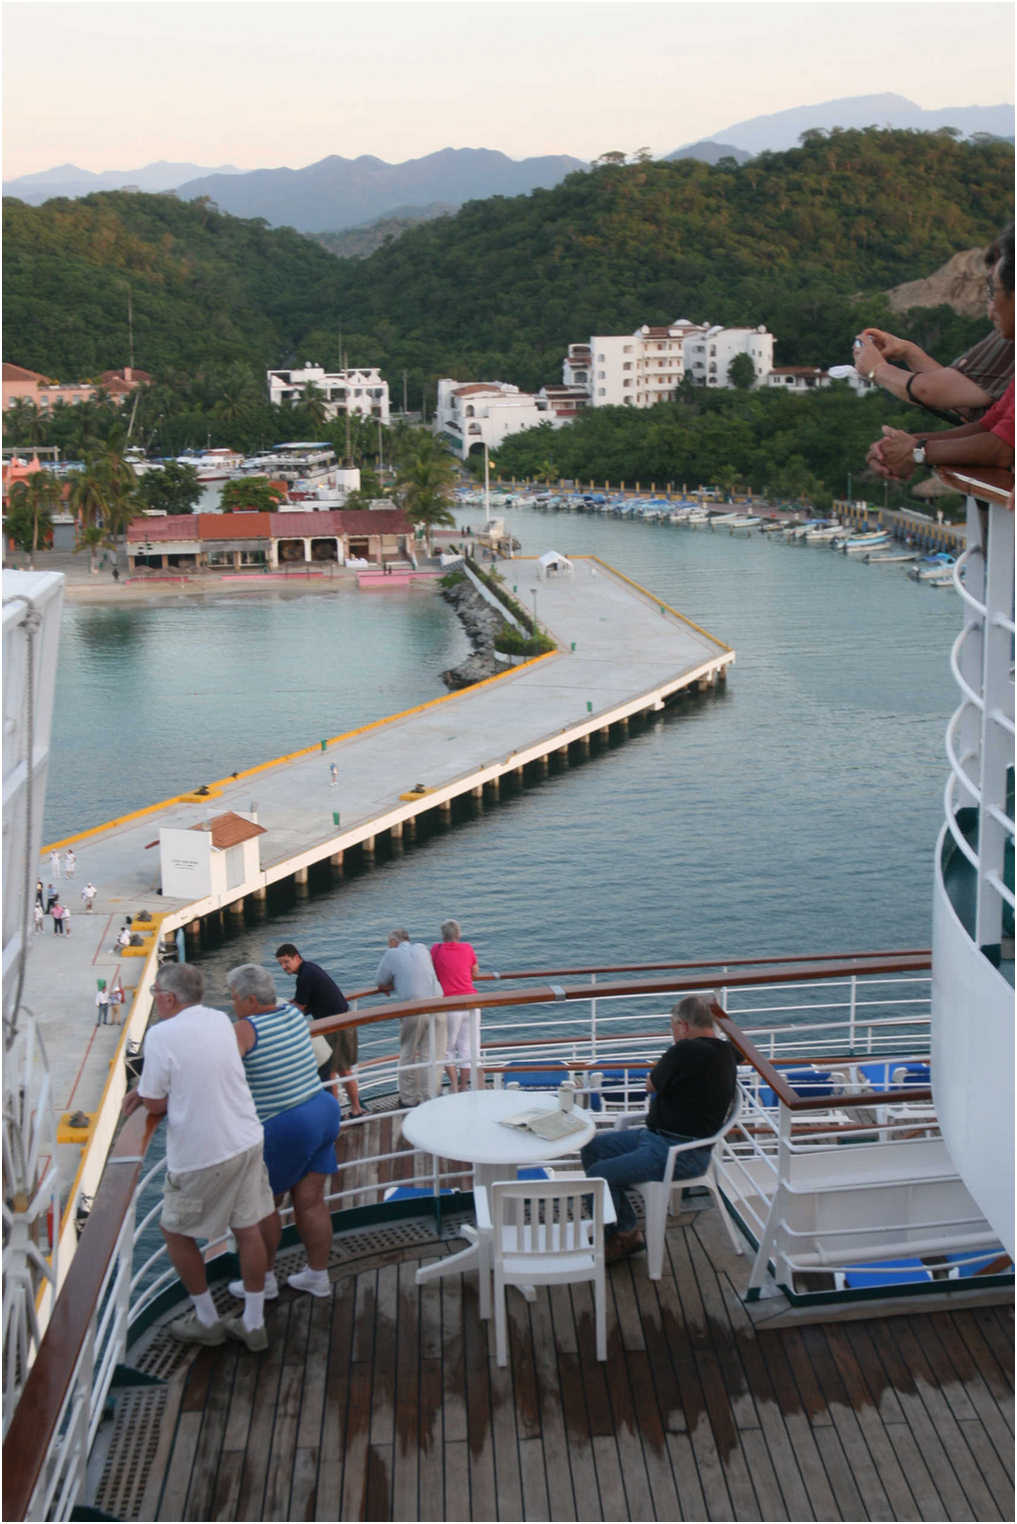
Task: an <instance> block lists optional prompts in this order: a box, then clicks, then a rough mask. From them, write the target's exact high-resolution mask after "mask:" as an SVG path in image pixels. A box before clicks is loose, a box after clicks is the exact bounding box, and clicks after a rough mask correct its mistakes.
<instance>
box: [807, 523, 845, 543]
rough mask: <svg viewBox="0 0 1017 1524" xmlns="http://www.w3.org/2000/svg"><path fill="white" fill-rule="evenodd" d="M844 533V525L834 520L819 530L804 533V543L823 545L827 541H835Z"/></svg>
mask: <svg viewBox="0 0 1017 1524" xmlns="http://www.w3.org/2000/svg"><path fill="white" fill-rule="evenodd" d="M844 532H845V531H844V525H843V524H841V523H839V522H838V521H837V520H836V519H832V520H831V521H830V522H829V523H828V524H824V525H823V526H822V527H821V528H820V529H809V530H807V531H806V533H805V543H806V545H825V544H826V542H827V541H828V540H836V539H837V538H838V537H839V536H841V535H843V534H844Z"/></svg>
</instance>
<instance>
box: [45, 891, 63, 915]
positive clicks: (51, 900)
mask: <svg viewBox="0 0 1017 1524" xmlns="http://www.w3.org/2000/svg"><path fill="white" fill-rule="evenodd" d="M59 898H60V896H59V894H57V892H56V890H55V889H54V888H53V885H52V884H47V885H46V914H47V915H52V913H53V906H54V905H55V904H56V902H57V900H58V899H59Z"/></svg>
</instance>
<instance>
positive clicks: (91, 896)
mask: <svg viewBox="0 0 1017 1524" xmlns="http://www.w3.org/2000/svg"><path fill="white" fill-rule="evenodd" d="M95 893H96V890H95V885H94V884H93V883H92V880H91V879H89V880H88V883H87V884H86V885H85V887H84V888H83V889H82V891H81V903H82V905H83V906H84V907H85V909H86V910H87V911H89V913H91V910H92V906H93V905H94V904H95Z"/></svg>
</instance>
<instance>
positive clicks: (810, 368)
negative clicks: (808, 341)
mask: <svg viewBox="0 0 1017 1524" xmlns="http://www.w3.org/2000/svg"><path fill="white" fill-rule="evenodd" d="M825 374H826V372H825V371H824V370H823V368H822V366H820V365H775V366H774V367H773V369H772V370H771V372H770V375H771V376H825Z"/></svg>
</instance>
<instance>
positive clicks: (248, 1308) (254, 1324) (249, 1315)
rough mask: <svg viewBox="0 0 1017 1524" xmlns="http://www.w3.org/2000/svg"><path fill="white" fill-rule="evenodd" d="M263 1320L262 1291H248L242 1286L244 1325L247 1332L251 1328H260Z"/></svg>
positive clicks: (263, 1294)
mask: <svg viewBox="0 0 1017 1524" xmlns="http://www.w3.org/2000/svg"><path fill="white" fill-rule="evenodd" d="M264 1321H265V1293H264V1291H248V1290H247V1288H246V1287H245V1288H244V1327H245V1328H246V1329H247V1331H248V1333H250V1332H251V1330H252V1329H253V1328H260V1327H261V1325H262V1323H264Z"/></svg>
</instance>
